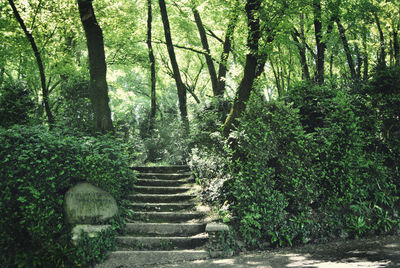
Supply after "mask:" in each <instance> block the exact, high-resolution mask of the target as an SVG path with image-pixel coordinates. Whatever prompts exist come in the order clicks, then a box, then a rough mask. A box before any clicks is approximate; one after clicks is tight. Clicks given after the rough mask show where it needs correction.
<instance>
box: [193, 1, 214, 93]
mask: <svg viewBox="0 0 400 268" xmlns="http://www.w3.org/2000/svg"><path fill="white" fill-rule="evenodd" d="M192 11H193V16H194V20H195V22H196V26H197V29H198V30H199V35H200V40H201V45H202V47H203V49H204V51H205V52H206V54H205V55H204V56H205V58H206V63H207V67H208V72H209V74H210V79H211V85H212V89H213V94H214V96H218V95H220V94H219V92H218V79H217V72H216V71H215V66H214V62H213V60H212V58H211V55H210V47H209V45H208V40H207V35H206V31H205V29H204V25H203V22H202V21H201V17H200V14H199V12H198V11H197V9H196V8H193V10H192Z"/></svg>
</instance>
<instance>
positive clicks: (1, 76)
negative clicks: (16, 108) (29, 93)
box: [0, 67, 6, 86]
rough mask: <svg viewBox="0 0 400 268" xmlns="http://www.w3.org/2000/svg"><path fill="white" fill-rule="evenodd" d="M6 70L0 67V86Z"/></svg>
mask: <svg viewBox="0 0 400 268" xmlns="http://www.w3.org/2000/svg"><path fill="white" fill-rule="evenodd" d="M5 72H6V69H5V68H4V67H1V69H0V86H1V85H2V84H3V81H4V73H5Z"/></svg>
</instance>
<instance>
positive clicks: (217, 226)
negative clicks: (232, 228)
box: [206, 222, 229, 233]
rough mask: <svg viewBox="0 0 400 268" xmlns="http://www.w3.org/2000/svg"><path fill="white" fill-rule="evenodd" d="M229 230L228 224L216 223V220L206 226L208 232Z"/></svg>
mask: <svg viewBox="0 0 400 268" xmlns="http://www.w3.org/2000/svg"><path fill="white" fill-rule="evenodd" d="M223 231H226V232H228V231H229V227H228V225H226V224H223V223H214V222H210V223H208V224H207V226H206V232H207V233H210V232H223Z"/></svg>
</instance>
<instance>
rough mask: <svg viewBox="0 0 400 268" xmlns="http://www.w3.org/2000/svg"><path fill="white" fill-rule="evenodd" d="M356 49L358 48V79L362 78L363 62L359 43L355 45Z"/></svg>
mask: <svg viewBox="0 0 400 268" xmlns="http://www.w3.org/2000/svg"><path fill="white" fill-rule="evenodd" d="M355 50H356V55H357V67H356V77H357V80H359V81H360V80H361V68H362V64H363V59H362V56H361V53H360V48H359V47H358V45H356V46H355Z"/></svg>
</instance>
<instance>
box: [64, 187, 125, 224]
mask: <svg viewBox="0 0 400 268" xmlns="http://www.w3.org/2000/svg"><path fill="white" fill-rule="evenodd" d="M64 211H65V216H66V221H67V222H68V223H70V224H96V223H102V222H104V221H106V220H108V219H110V218H112V217H113V216H114V215H115V214H116V213H117V212H118V206H117V202H116V201H115V199H114V198H113V197H112V196H111V195H110V194H109V193H107V192H106V191H104V190H102V189H100V188H98V187H96V186H94V185H92V184H90V183H87V182H81V183H78V184H77V185H75V186H74V187H72V188H71V189H69V190H68V191H67V193H66V194H65V197H64Z"/></svg>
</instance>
